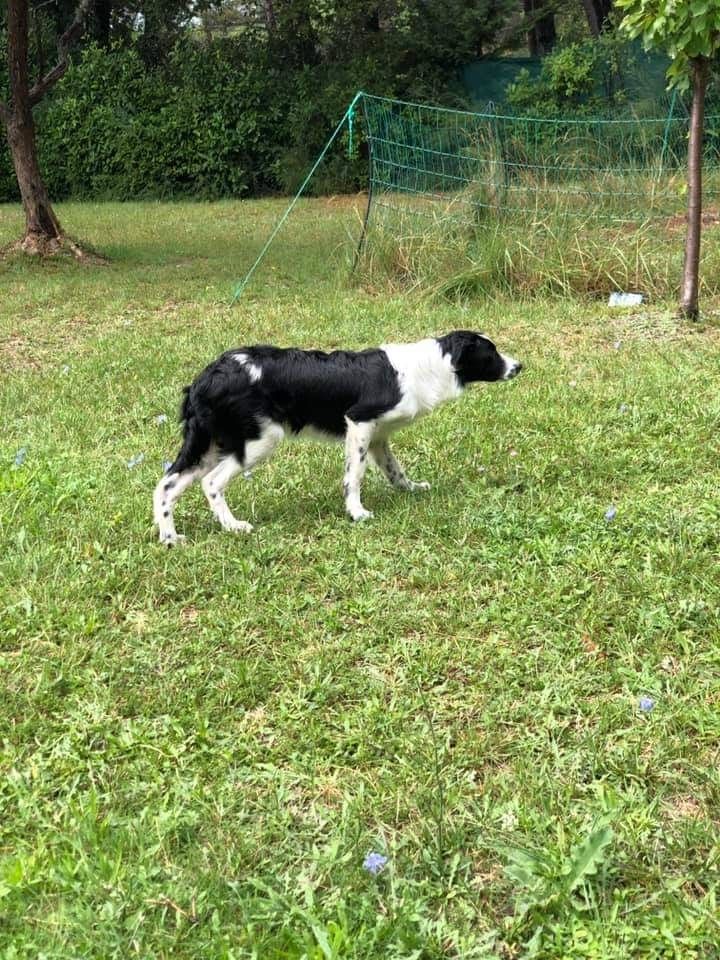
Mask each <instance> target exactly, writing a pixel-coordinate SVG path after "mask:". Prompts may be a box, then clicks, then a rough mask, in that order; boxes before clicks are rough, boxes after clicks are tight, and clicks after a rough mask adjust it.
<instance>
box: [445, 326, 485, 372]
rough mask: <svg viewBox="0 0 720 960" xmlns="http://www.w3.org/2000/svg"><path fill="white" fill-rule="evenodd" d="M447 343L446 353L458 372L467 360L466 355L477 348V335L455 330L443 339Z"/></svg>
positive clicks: (467, 331)
mask: <svg viewBox="0 0 720 960" xmlns="http://www.w3.org/2000/svg"><path fill="white" fill-rule="evenodd" d="M444 339H445V340H446V341H447V347H448V351H449V353H450V359H451V361H452V365H453V367H454V368H455V370H457V371H458V372H460V371H461V370H462V369H463V367H464V366H465V363H466V361H467V359H468V355H469V354H471V353H473V352H474V351H475V349H476V347H477V334H474V333H471V332H470V331H469V330H455V331H454V332H453V333H449V334H448V335H447V337H445V338H444Z"/></svg>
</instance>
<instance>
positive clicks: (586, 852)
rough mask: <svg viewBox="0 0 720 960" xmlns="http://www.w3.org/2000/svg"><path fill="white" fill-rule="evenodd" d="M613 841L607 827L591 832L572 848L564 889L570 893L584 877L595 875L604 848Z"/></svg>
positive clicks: (603, 853)
mask: <svg viewBox="0 0 720 960" xmlns="http://www.w3.org/2000/svg"><path fill="white" fill-rule="evenodd" d="M612 839H613V832H612V830H611V829H610V827H608V826H603V827H599V828H598V829H597V830H593V832H592V833H591V834H590V836H589V837H587V838H586V839H585V840H583V842H582V843H580V844H578V845H577V846H575V847H573V849H572V851H571V852H570V863H569V864H568V867H567V870H566V874H565V889H566V890H567V892H568V893H571V892H572V891H573V890H574V889H575V888H576V887H578V886H579V885H580V884H581V883H582V882H583V880H584V879H585V878H586V877H589V876H591V875H592V874H594V873H597V869H598V867H599V866H600V864H601V863H602V862H603V860H604V859H605V848H606V847H607V846H608V844H609V843H610V842H611V841H612Z"/></svg>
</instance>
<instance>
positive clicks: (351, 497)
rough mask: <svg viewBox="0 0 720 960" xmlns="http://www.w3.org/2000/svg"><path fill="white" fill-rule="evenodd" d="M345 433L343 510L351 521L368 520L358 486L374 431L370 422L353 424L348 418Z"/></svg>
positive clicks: (365, 465) (369, 514)
mask: <svg viewBox="0 0 720 960" xmlns="http://www.w3.org/2000/svg"><path fill="white" fill-rule="evenodd" d="M345 422H346V423H347V432H346V434H345V478H344V481H343V493H344V495H345V509H346V510H347V512H348V513H349V514H350V516H351V518H352V519H353V520H368V519H369V518H370V517H372V513H370V511H369V510H366V509H365V507H363V505H362V503H361V501H360V486H361V484H362V478H363V476H364V475H365V470H366V469H367V459H368V451H369V449H370V442H371V440H372V435H373V432H374V430H375V424H374V423H372V422H365V423H355V422H354V421H353V420H351V419H350V418H349V417H346V418H345Z"/></svg>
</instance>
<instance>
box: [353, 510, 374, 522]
mask: <svg viewBox="0 0 720 960" xmlns="http://www.w3.org/2000/svg"><path fill="white" fill-rule="evenodd" d="M372 518H373V515H372V512H371V511H370V510H365V509H362V510H357V511H356V512H355V513H351V514H350V519H351V520H352V521H353V523H359V522H360V521H361V520H372Z"/></svg>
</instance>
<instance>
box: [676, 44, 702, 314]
mask: <svg viewBox="0 0 720 960" xmlns="http://www.w3.org/2000/svg"><path fill="white" fill-rule="evenodd" d="M708 68H709V62H708V59H707V57H694V58H693V60H692V77H693V99H692V111H691V113H690V140H689V143H688V214H687V237H686V240H685V265H684V267H683V281H682V294H681V296H680V313H681V314H682V315H683V316H684V317H687V318H688V319H690V320H697V316H698V287H699V272H700V231H701V225H702V155H703V127H704V124H705V91H706V89H707V82H708Z"/></svg>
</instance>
